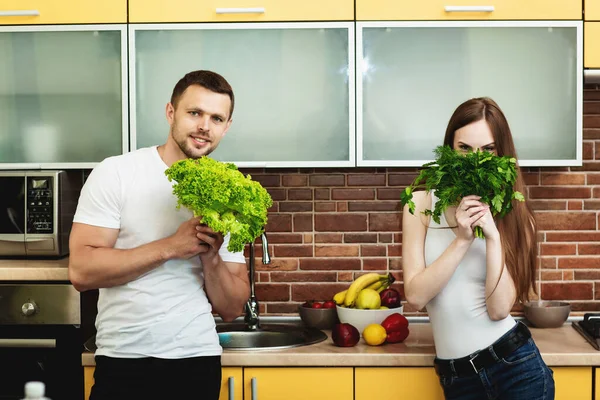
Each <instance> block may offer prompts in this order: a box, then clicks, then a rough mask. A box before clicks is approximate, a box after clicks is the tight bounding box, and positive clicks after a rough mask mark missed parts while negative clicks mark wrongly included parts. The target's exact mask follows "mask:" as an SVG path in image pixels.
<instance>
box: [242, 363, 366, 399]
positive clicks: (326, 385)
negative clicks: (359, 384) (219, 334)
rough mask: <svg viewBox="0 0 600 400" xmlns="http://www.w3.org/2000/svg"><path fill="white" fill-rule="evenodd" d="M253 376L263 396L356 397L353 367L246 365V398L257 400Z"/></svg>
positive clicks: (278, 397) (286, 397)
mask: <svg viewBox="0 0 600 400" xmlns="http://www.w3.org/2000/svg"><path fill="white" fill-rule="evenodd" d="M252 378H256V394H257V398H258V399H260V400H283V399H285V400H308V399H310V400H332V399H335V400H353V399H354V387H353V386H354V384H353V371H352V368H345V367H335V368H292V367H290V368H244V399H246V400H253V398H252ZM254 400H256V399H254Z"/></svg>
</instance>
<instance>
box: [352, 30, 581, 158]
mask: <svg viewBox="0 0 600 400" xmlns="http://www.w3.org/2000/svg"><path fill="white" fill-rule="evenodd" d="M581 37H582V25H581V22H577V21H575V22H568V21H552V22H547V21H543V22H508V21H506V22H497V23H494V22H485V23H483V22H456V23H454V22H441V23H429V24H427V23H420V24H417V23H393V22H391V23H385V25H383V24H378V23H359V24H358V26H357V39H358V40H357V53H358V55H357V82H358V86H357V124H358V129H357V131H358V132H357V136H358V139H357V140H358V147H357V154H358V161H357V164H358V165H365V166H366V165H368V166H420V165H421V164H423V163H424V162H426V161H430V160H432V159H433V157H434V154H433V149H434V148H435V147H436V146H438V145H441V144H442V142H443V139H444V134H445V130H446V125H447V124H448V120H449V119H450V116H451V115H452V113H453V112H454V110H455V109H456V107H457V106H458V105H459V104H460V103H462V102H463V101H465V100H468V99H469V98H473V97H482V96H487V97H491V98H492V99H494V100H495V101H496V102H497V103H498V105H499V106H500V107H501V108H502V109H503V111H504V112H505V114H506V117H507V119H508V122H509V124H510V127H511V130H512V133H513V136H514V139H515V145H516V148H517V155H518V157H519V160H520V164H521V165H523V166H566V165H581V162H582V126H581V123H582V120H581V118H582V111H581V96H582V71H583V67H582V52H581V50H582V40H581Z"/></svg>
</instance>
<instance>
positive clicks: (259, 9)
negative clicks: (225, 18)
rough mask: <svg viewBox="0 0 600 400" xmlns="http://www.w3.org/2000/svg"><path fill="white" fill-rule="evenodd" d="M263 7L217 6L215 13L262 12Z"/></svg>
mask: <svg viewBox="0 0 600 400" xmlns="http://www.w3.org/2000/svg"><path fill="white" fill-rule="evenodd" d="M264 13H265V8H264V7H242V8H217V14H264Z"/></svg>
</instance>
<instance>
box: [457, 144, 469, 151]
mask: <svg viewBox="0 0 600 400" xmlns="http://www.w3.org/2000/svg"><path fill="white" fill-rule="evenodd" d="M458 147H459V148H460V149H461V150H469V149H470V147H469V146H467V145H466V144H461V145H460V146H458Z"/></svg>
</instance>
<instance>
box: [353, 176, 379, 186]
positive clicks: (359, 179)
mask: <svg viewBox="0 0 600 400" xmlns="http://www.w3.org/2000/svg"><path fill="white" fill-rule="evenodd" d="M348 186H385V175H384V174H348Z"/></svg>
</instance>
